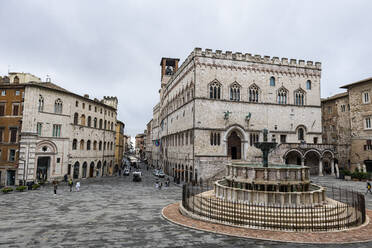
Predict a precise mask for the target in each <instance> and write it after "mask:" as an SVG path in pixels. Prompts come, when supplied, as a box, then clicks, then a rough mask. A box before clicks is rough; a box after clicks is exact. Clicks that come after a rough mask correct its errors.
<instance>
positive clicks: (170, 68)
mask: <svg viewBox="0 0 372 248" xmlns="http://www.w3.org/2000/svg"><path fill="white" fill-rule="evenodd" d="M179 61H180V59H172V58H164V57H163V58H161V61H160V66H161V87H162V88H163V86H165V85H166V84H167V83H168V81H169V79H170V78H171V77H172V75H173V74H174V73H175V72H176V71H177V69H178V62H179Z"/></svg>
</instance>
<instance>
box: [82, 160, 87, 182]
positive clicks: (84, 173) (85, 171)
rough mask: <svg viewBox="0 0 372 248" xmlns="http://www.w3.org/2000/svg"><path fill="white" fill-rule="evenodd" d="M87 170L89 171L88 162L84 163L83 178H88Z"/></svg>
mask: <svg viewBox="0 0 372 248" xmlns="http://www.w3.org/2000/svg"><path fill="white" fill-rule="evenodd" d="M87 169H88V163H87V162H84V163H83V175H82V178H86V177H87Z"/></svg>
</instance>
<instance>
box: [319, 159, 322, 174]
mask: <svg viewBox="0 0 372 248" xmlns="http://www.w3.org/2000/svg"><path fill="white" fill-rule="evenodd" d="M319 176H323V160H322V158H320V159H319Z"/></svg>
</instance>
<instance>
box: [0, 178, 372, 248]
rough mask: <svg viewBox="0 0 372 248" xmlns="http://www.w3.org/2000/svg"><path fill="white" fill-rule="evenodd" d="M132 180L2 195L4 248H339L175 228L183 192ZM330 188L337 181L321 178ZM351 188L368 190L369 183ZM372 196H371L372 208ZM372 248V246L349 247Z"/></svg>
mask: <svg viewBox="0 0 372 248" xmlns="http://www.w3.org/2000/svg"><path fill="white" fill-rule="evenodd" d="M144 174H145V175H144V180H143V182H138V183H135V182H132V180H131V179H132V178H131V177H107V178H99V179H88V180H82V186H81V191H80V192H71V193H70V192H69V190H68V188H67V186H62V185H60V186H59V188H58V194H57V195H54V194H53V188H52V187H50V186H46V187H43V188H42V189H41V190H38V191H31V192H24V193H12V194H7V195H3V194H1V195H0V247H214V248H218V247H224V248H228V247H273V248H280V247H301V248H302V247H314V248H315V247H339V245H323V246H321V245H310V244H302V245H301V244H291V243H280V242H270V241H260V240H255V239H240V238H234V237H229V236H225V235H218V234H213V233H208V232H203V231H198V230H192V229H188V228H185V227H181V226H178V225H174V224H171V223H169V222H168V221H166V220H164V219H163V218H162V217H161V210H162V208H163V207H164V206H166V205H168V204H170V203H173V202H176V201H180V200H181V188H180V187H179V186H175V185H173V184H172V185H171V187H169V188H163V189H162V190H157V189H155V187H154V184H155V178H154V176H152V175H151V173H150V172H149V171H148V172H147V171H145V173H144ZM314 181H320V182H322V183H325V184H328V185H329V184H330V183H332V182H333V183H335V184H336V183H339V181H336V180H333V179H331V178H315V179H314ZM345 186H350V187H353V188H357V189H358V190H361V191H364V183H359V182H346V184H345ZM371 198H372V196H370V195H369V196H368V200H369V201H368V202H369V205H368V207H369V208H372V205H371V201H370V200H371ZM348 247H372V244H366V243H359V244H346V245H343V248H348Z"/></svg>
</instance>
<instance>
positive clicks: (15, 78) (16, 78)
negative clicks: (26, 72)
mask: <svg viewBox="0 0 372 248" xmlns="http://www.w3.org/2000/svg"><path fill="white" fill-rule="evenodd" d="M13 83H14V84H19V77H18V76H15V77H14V79H13Z"/></svg>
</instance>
